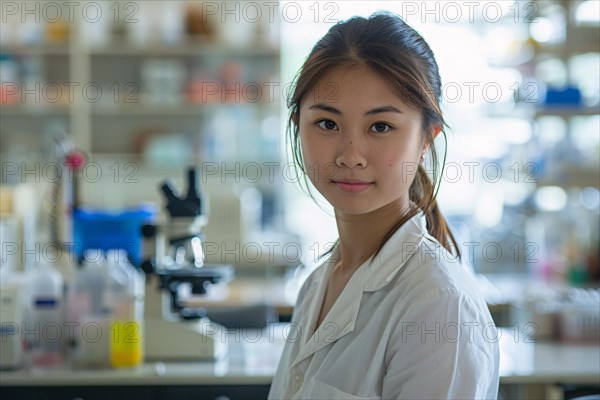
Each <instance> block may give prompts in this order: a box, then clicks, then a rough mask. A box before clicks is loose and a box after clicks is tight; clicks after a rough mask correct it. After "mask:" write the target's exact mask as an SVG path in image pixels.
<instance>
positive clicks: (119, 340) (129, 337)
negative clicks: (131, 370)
mask: <svg viewBox="0 0 600 400" xmlns="http://www.w3.org/2000/svg"><path fill="white" fill-rule="evenodd" d="M110 330H111V334H112V338H111V341H110V364H111V366H112V367H115V368H120V367H136V366H138V365H140V364H141V363H142V362H143V360H144V354H143V351H144V342H143V333H142V324H141V323H139V322H137V321H126V320H122V321H115V322H113V323H112V324H111V326H110Z"/></svg>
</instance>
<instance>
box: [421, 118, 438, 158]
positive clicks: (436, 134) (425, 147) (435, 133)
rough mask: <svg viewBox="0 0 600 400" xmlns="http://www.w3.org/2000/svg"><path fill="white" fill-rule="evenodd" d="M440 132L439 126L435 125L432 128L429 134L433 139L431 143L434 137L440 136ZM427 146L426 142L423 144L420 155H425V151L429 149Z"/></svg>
mask: <svg viewBox="0 0 600 400" xmlns="http://www.w3.org/2000/svg"><path fill="white" fill-rule="evenodd" d="M441 131H442V127H441V126H439V125H435V126H434V127H433V129H432V132H431V133H432V134H433V139H432V142H433V141H434V140H435V138H436V137H437V136H438V135H439V134H440V132H441ZM429 144H430V143H427V142H425V143H424V144H423V153H422V154H425V153H426V152H427V150H428V149H429Z"/></svg>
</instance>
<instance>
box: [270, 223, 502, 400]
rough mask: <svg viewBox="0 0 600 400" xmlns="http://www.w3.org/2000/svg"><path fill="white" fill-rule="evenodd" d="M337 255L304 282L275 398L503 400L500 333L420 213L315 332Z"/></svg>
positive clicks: (361, 271)
mask: <svg viewBox="0 0 600 400" xmlns="http://www.w3.org/2000/svg"><path fill="white" fill-rule="evenodd" d="M336 254H338V253H337V249H335V250H334V255H336ZM334 255H332V256H331V257H330V258H329V259H328V260H327V261H325V262H324V263H323V265H321V266H319V267H318V268H317V269H315V271H313V272H312V273H311V275H310V276H309V277H308V278H307V279H306V281H305V282H304V284H303V285H302V288H301V290H300V293H299V296H298V300H297V303H296V307H295V309H294V313H293V315H292V320H291V324H290V329H289V332H288V337H287V339H286V344H285V347H284V350H283V354H282V357H281V359H280V361H279V364H278V367H277V371H276V373H275V376H274V379H273V384H272V385H271V390H270V393H269V399H273V400H274V399H328V400H331V399H428V400H430V399H496V398H497V392H498V383H499V375H498V366H499V349H498V339H499V338H498V336H497V335H498V334H497V330H496V327H495V325H494V323H493V321H492V318H491V316H490V313H489V311H488V309H487V306H486V303H485V301H484V298H483V296H482V294H481V292H480V291H479V288H478V286H477V284H476V283H475V280H474V279H473V277H472V275H471V274H470V273H469V272H468V271H467V270H466V269H465V268H464V267H463V266H461V265H460V263H459V262H458V261H456V260H455V259H454V258H453V257H452V256H451V255H450V254H449V253H448V252H447V251H446V250H445V249H444V248H443V247H441V246H440V245H439V243H438V242H437V240H436V239H434V238H433V237H432V236H430V235H429V234H428V233H427V230H426V228H425V217H424V216H423V214H422V213H420V214H418V215H416V216H415V217H413V218H411V219H410V220H409V221H407V222H406V223H405V224H404V225H403V226H402V227H401V228H400V229H398V230H397V231H396V232H395V233H394V235H393V236H392V237H391V238H390V239H389V241H388V242H387V243H386V244H385V246H384V247H383V249H382V251H381V253H380V254H379V256H378V257H376V259H375V262H374V263H373V264H372V265H371V266H369V263H368V262H366V263H364V264H363V265H361V266H360V267H359V268H358V269H357V270H356V272H355V273H354V275H353V276H352V277H351V279H350V280H349V281H348V283H347V285H346V287H345V288H344V290H343V291H342V293H341V294H340V296H339V298H338V299H337V301H336V302H335V304H334V305H333V307H332V309H331V311H330V312H329V313H328V314H327V316H326V317H325V319H324V320H323V322H322V324H321V326H320V327H319V329H318V331H317V332H313V331H314V327H315V325H316V320H317V317H318V314H319V311H320V308H321V305H322V303H323V299H324V294H325V289H326V287H327V277H328V275H329V272H330V270H331V268H332V267H333V265H334V263H333V262H332V259H333V258H336V257H335V256H334Z"/></svg>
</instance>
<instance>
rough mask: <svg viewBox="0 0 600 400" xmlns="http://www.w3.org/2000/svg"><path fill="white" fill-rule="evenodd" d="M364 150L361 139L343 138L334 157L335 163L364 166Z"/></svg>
mask: <svg viewBox="0 0 600 400" xmlns="http://www.w3.org/2000/svg"><path fill="white" fill-rule="evenodd" d="M365 152H366V148H365V144H364V143H362V141H360V140H357V139H356V138H344V139H343V141H342V143H341V146H340V150H339V152H338V155H337V157H336V160H335V164H336V165H337V166H338V167H341V166H344V167H347V168H354V167H362V168H364V167H366V166H367V158H366V156H365Z"/></svg>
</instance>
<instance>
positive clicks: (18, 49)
mask: <svg viewBox="0 0 600 400" xmlns="http://www.w3.org/2000/svg"><path fill="white" fill-rule="evenodd" d="M0 53H2V54H18V55H30V54H35V55H47V56H68V55H69V46H68V44H66V43H59V44H56V43H43V44H31V45H25V44H18V45H13V44H10V45H9V44H3V45H0Z"/></svg>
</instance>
